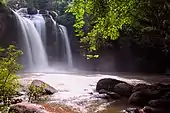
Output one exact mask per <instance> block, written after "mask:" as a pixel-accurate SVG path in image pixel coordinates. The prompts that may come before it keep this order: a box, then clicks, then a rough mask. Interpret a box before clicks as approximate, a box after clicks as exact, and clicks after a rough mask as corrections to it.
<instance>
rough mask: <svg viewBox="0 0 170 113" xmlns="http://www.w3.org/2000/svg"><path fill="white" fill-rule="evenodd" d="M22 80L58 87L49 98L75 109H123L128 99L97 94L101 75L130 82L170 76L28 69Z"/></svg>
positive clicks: (110, 112)
mask: <svg viewBox="0 0 170 113" xmlns="http://www.w3.org/2000/svg"><path fill="white" fill-rule="evenodd" d="M22 76H25V77H24V78H22V80H21V82H22V84H23V85H26V84H28V83H29V82H31V81H32V80H34V79H39V80H42V81H44V82H46V83H48V84H50V85H51V86H53V87H55V88H56V89H57V90H58V92H57V93H56V94H54V95H52V96H51V97H50V99H49V101H48V102H51V103H56V104H58V105H61V106H68V107H70V108H73V109H74V110H76V113H77V112H79V113H120V110H123V109H125V108H127V107H133V106H130V105H128V103H127V100H126V99H122V100H118V101H115V100H110V101H108V100H104V99H101V98H98V93H96V92H95V86H96V83H97V81H98V80H100V79H102V78H114V79H119V80H123V81H126V82H128V83H130V84H137V83H143V82H147V83H157V82H161V83H170V77H168V76H165V75H154V76H153V75H152V76H147V75H141V74H136V75H132V74H125V73H123V74H122V73H121V74H113V75H104V74H87V73H84V74H82V73H70V74H69V73H25V74H22Z"/></svg>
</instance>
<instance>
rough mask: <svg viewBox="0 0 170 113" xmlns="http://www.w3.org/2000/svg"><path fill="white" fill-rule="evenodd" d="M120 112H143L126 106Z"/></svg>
mask: <svg viewBox="0 0 170 113" xmlns="http://www.w3.org/2000/svg"><path fill="white" fill-rule="evenodd" d="M121 113H143V112H141V111H140V110H139V109H137V108H127V109H126V110H123V111H121Z"/></svg>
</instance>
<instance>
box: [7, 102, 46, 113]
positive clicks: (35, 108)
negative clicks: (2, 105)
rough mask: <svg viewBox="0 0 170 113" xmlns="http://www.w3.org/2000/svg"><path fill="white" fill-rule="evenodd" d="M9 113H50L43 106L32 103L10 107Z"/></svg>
mask: <svg viewBox="0 0 170 113" xmlns="http://www.w3.org/2000/svg"><path fill="white" fill-rule="evenodd" d="M8 113H49V112H48V111H46V110H45V109H44V108H43V107H42V106H40V105H36V104H31V103H18V104H14V105H12V106H10V109H9V112H8Z"/></svg>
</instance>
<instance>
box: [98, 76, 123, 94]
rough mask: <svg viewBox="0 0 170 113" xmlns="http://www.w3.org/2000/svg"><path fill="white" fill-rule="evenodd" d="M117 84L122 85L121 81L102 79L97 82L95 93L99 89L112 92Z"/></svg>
mask: <svg viewBox="0 0 170 113" xmlns="http://www.w3.org/2000/svg"><path fill="white" fill-rule="evenodd" d="M118 83H124V82H123V81H120V80H116V79H112V78H104V79H101V80H99V81H98V82H97V86H96V91H99V90H101V89H105V90H107V91H111V92H114V87H115V85H116V84H118Z"/></svg>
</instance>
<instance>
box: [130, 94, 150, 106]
mask: <svg viewBox="0 0 170 113" xmlns="http://www.w3.org/2000/svg"><path fill="white" fill-rule="evenodd" d="M149 100H151V98H150V95H147V94H145V93H143V92H140V91H137V92H135V93H133V94H132V95H131V96H130V98H129V103H130V104H132V105H138V106H144V105H146V104H147V103H148V102H149Z"/></svg>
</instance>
